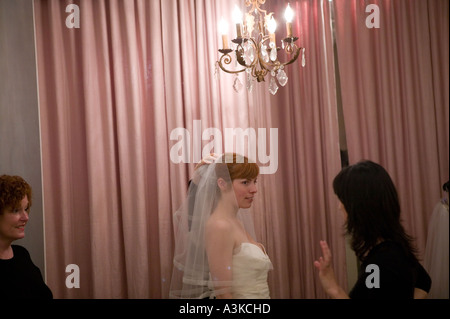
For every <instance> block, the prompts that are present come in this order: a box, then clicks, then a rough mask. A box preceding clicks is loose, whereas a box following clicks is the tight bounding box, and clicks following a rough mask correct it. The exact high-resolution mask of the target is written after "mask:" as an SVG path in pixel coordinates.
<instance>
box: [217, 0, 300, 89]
mask: <svg viewBox="0 0 450 319" xmlns="http://www.w3.org/2000/svg"><path fill="white" fill-rule="evenodd" d="M265 2H266V0H245V5H246V6H247V7H249V6H251V8H250V9H249V11H248V12H247V13H246V14H245V18H244V16H243V14H242V13H241V11H240V10H239V8H238V7H237V6H235V8H234V11H233V14H232V16H233V22H234V24H235V26H236V38H235V39H232V40H231V42H233V44H234V49H232V48H230V45H229V42H228V34H227V29H228V25H227V23H226V22H225V21H224V20H223V19H221V21H220V22H219V32H220V33H221V34H222V49H220V50H219V52H220V53H221V57H220V59H219V60H218V61H216V74H218V72H219V67H220V69H222V70H223V71H225V72H227V73H231V74H235V76H236V78H235V80H234V84H233V88H234V90H235V91H236V92H240V91H241V89H242V88H243V84H242V83H241V81H240V80H239V77H238V75H239V73H241V72H244V71H245V72H246V86H247V90H248V91H249V92H251V91H252V90H253V84H254V82H255V81H254V80H255V79H256V80H257V82H262V81H265V80H264V79H265V77H266V75H267V74H270V83H269V92H270V93H271V94H273V95H275V94H276V93H277V91H278V84H280V85H281V86H285V85H286V83H287V81H288V77H287V75H286V72H285V71H284V69H285V66H286V65H288V64H291V63H293V62H295V61H296V60H297V58H298V57H299V55H300V52H302V67H304V66H305V48H301V47H300V48H299V47H297V45H296V44H295V41H297V40H298V38H297V37H294V36H293V35H292V19H293V17H294V11H293V10H292V9H291V7H290V6H289V4H288V5H287V8H286V11H285V14H284V17H285V19H286V37H285V38H284V39H282V40H281V49H283V50H284V51H285V52H286V54H287V57H290V60H288V61H286V62H281V61H279V59H278V56H279V51H280V50H281V49H280V48H279V47H277V45H276V37H275V30H276V27H277V23H276V21H275V19H274V17H273V12H271V13H267V11H266V10H262V9H261V8H260V5H262V4H264V3H265ZM233 51H234V52H235V54H234V55H233V56H234V59H233V57H232V55H230V54H231V53H232V52H233ZM232 61H234V64H235V68H237V69H228V68H227V66H228V67H229V66H230V64H231V62H232ZM277 82H278V84H277Z"/></svg>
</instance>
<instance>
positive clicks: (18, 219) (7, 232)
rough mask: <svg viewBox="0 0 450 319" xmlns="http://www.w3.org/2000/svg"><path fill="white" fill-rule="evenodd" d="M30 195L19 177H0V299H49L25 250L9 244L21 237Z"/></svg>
mask: <svg viewBox="0 0 450 319" xmlns="http://www.w3.org/2000/svg"><path fill="white" fill-rule="evenodd" d="M31 193H32V192H31V187H30V185H29V184H28V183H27V182H26V181H25V180H24V179H23V178H22V177H20V176H9V175H2V176H0V300H2V299H34V298H36V299H41V298H42V299H51V298H53V294H52V292H51V290H50V289H49V288H48V287H47V285H46V284H45V282H44V280H43V278H42V274H41V271H40V270H39V268H38V267H36V266H35V265H34V263H33V262H32V260H31V258H30V254H29V253H28V251H27V250H26V249H25V248H24V247H22V246H19V245H12V242H14V241H15V240H18V239H22V238H24V237H25V226H26V224H27V223H28V219H29V216H28V214H29V213H30V207H31Z"/></svg>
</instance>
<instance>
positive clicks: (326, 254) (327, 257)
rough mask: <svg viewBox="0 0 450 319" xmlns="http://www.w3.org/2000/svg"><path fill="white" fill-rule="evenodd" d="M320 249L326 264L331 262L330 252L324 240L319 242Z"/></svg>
mask: <svg viewBox="0 0 450 319" xmlns="http://www.w3.org/2000/svg"><path fill="white" fill-rule="evenodd" d="M320 247H321V248H322V254H323V257H324V259H325V261H326V262H330V261H331V250H330V248H329V247H328V244H327V242H326V241H325V240H321V241H320Z"/></svg>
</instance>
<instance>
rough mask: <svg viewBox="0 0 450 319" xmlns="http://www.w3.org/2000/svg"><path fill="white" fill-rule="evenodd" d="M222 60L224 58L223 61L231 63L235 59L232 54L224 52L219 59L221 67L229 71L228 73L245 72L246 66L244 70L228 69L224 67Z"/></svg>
mask: <svg viewBox="0 0 450 319" xmlns="http://www.w3.org/2000/svg"><path fill="white" fill-rule="evenodd" d="M222 60H223V63H225V64H227V65H228V64H230V63H231V61H232V60H233V59H232V58H231V56H230V55H229V54H223V55H222V56H221V57H220V59H219V61H218V64H219V67H220V68H221V69H222V70H223V71H225V72H227V73H231V74H236V73H241V72H244V71H245V68H244V69H242V70H236V71H232V70H227V69H226V68H225V67H224V65H223V64H222Z"/></svg>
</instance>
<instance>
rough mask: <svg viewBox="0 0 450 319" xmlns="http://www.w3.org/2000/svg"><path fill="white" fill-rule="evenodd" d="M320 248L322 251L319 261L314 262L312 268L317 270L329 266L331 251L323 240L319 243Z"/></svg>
mask: <svg viewBox="0 0 450 319" xmlns="http://www.w3.org/2000/svg"><path fill="white" fill-rule="evenodd" d="M320 247H321V249H322V255H323V256H321V257H320V258H319V260H316V261H314V266H315V267H316V268H317V269H319V270H320V269H323V268H326V267H329V266H330V265H331V250H330V248H329V247H328V244H327V242H326V241H325V240H321V241H320Z"/></svg>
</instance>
